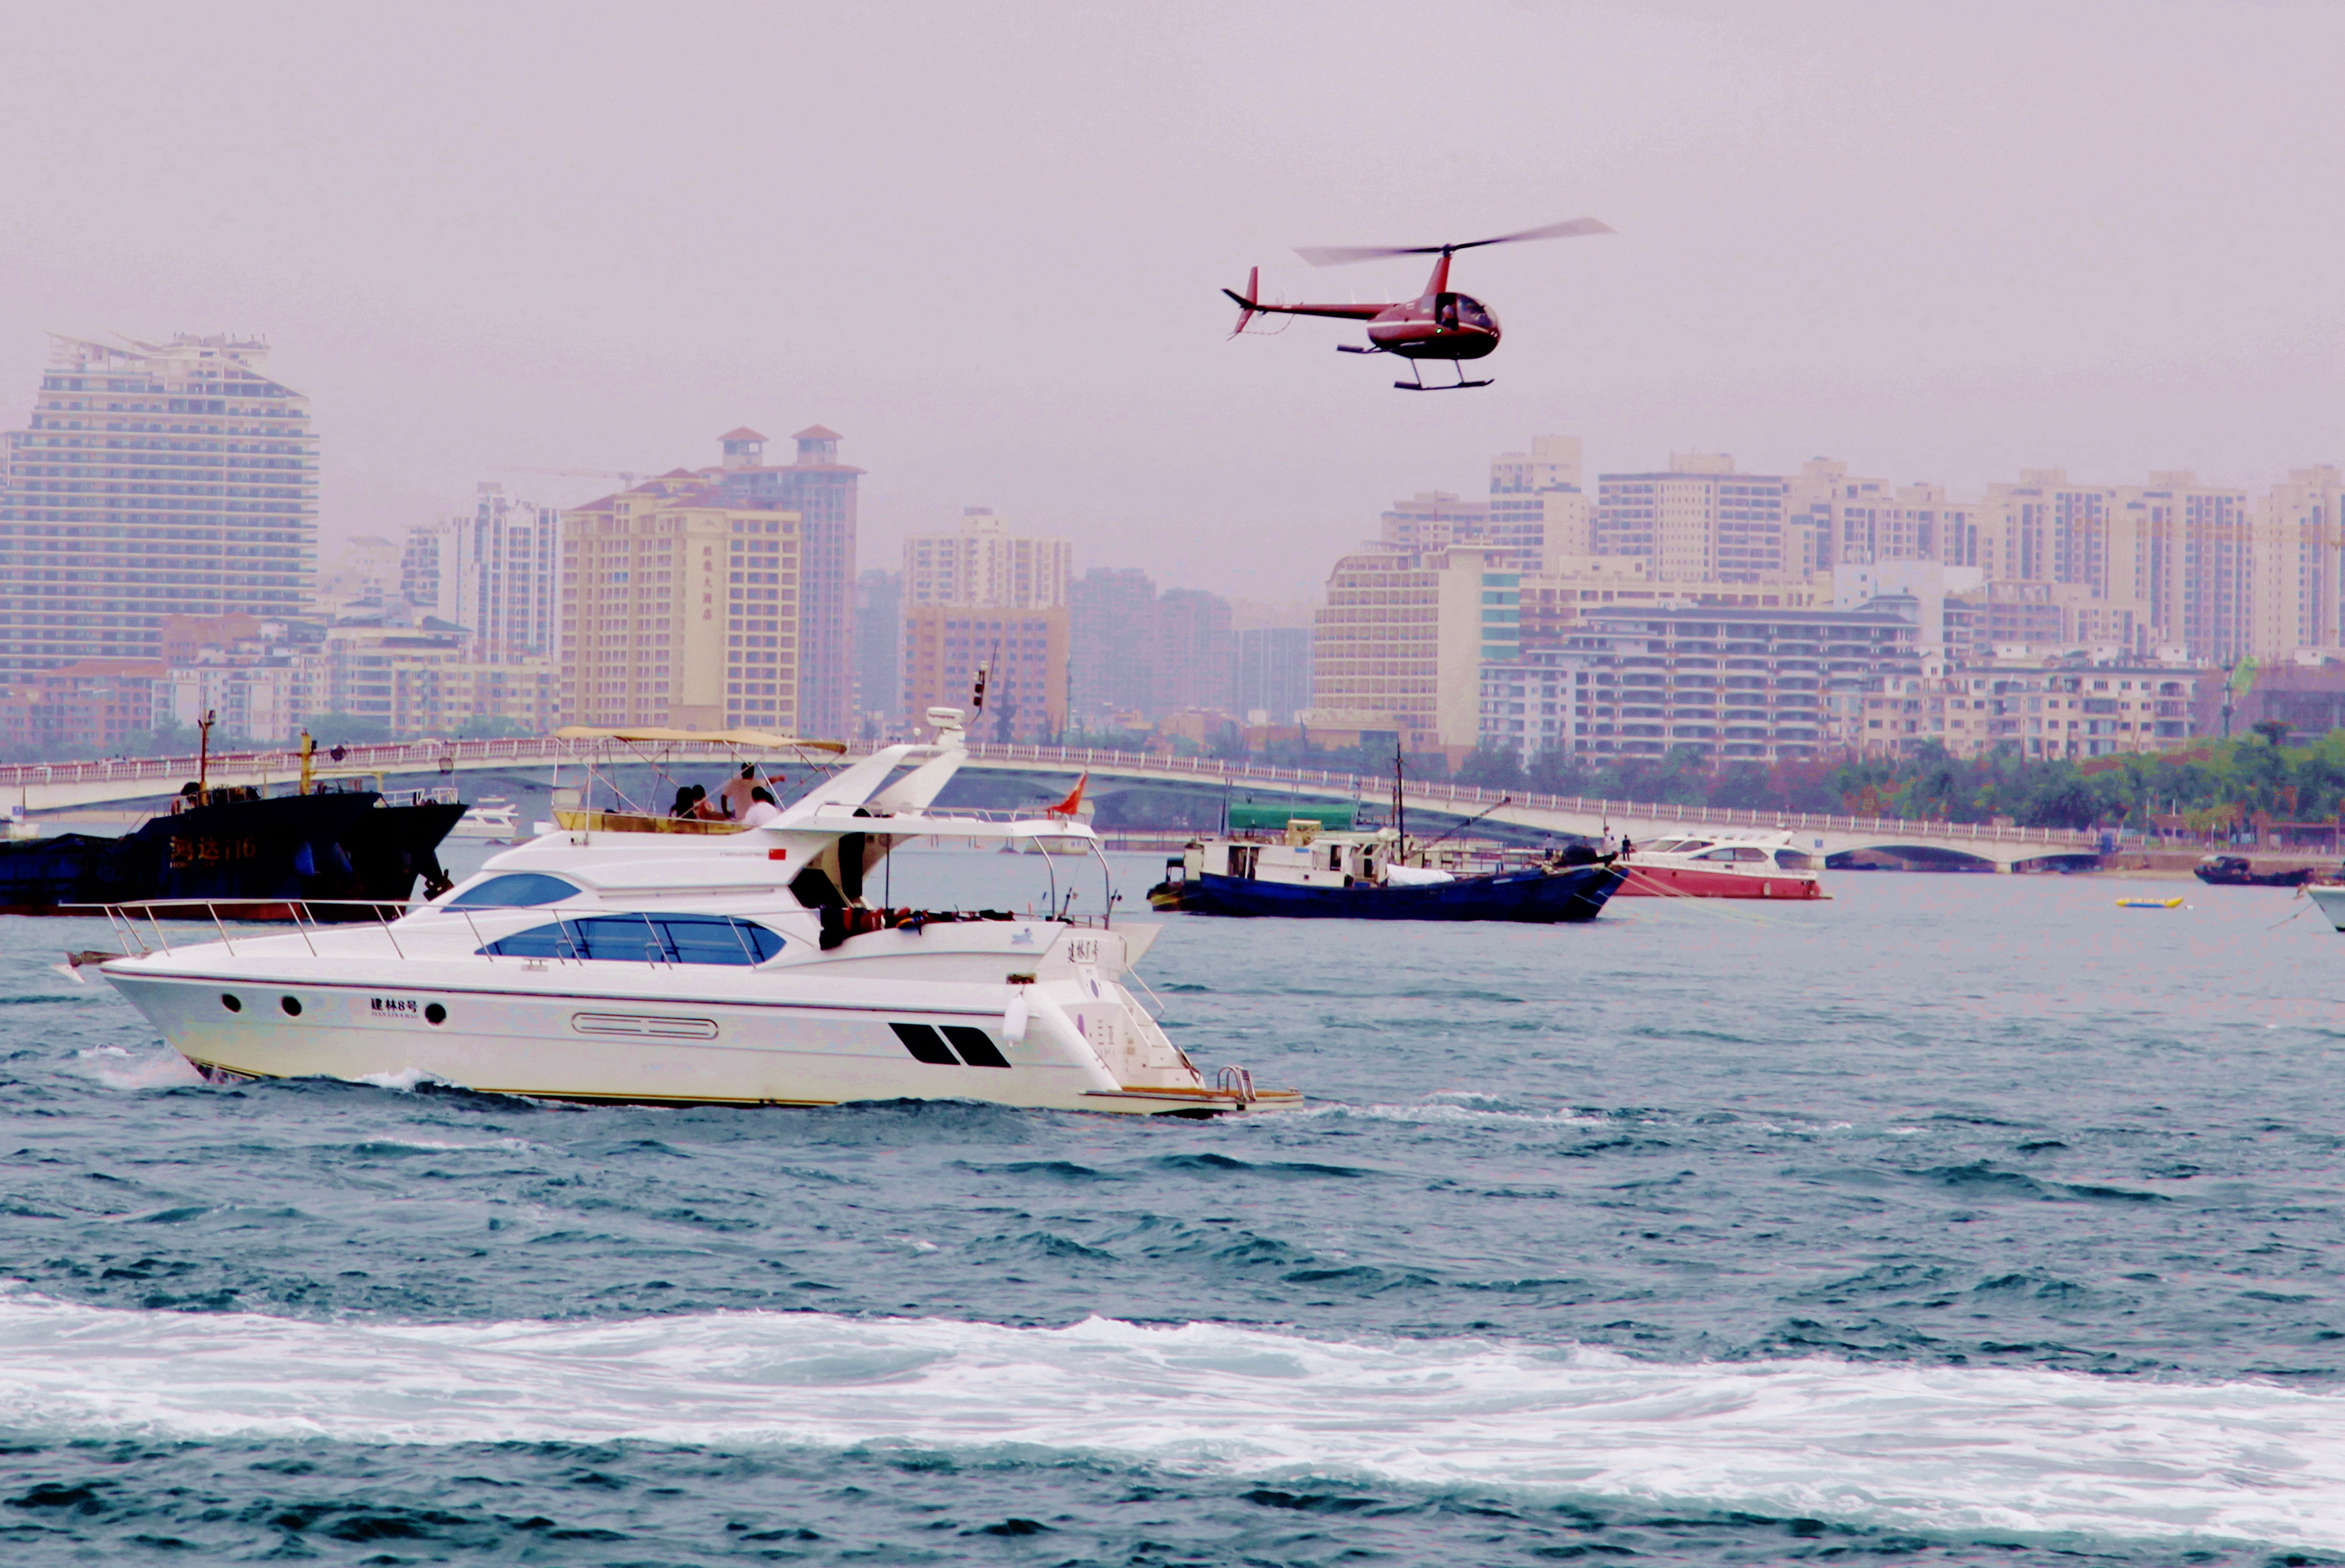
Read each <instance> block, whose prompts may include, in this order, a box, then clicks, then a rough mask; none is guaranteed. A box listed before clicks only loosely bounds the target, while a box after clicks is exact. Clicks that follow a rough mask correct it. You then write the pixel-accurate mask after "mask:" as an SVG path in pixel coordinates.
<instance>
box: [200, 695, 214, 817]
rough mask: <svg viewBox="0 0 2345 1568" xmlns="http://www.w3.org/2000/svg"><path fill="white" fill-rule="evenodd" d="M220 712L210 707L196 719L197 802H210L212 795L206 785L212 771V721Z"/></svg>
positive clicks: (201, 803)
mask: <svg viewBox="0 0 2345 1568" xmlns="http://www.w3.org/2000/svg"><path fill="white" fill-rule="evenodd" d="M218 717H219V714H218V713H217V712H215V711H214V710H212V709H210V708H206V709H205V710H204V716H203V717H202V718H200V719H198V720H197V721H196V804H198V805H203V804H208V801H209V799H210V795H211V792H210V790H209V789H208V788H207V787H206V785H207V784H208V780H209V779H210V776H211V771H212V723H213V721H214V720H216V719H218Z"/></svg>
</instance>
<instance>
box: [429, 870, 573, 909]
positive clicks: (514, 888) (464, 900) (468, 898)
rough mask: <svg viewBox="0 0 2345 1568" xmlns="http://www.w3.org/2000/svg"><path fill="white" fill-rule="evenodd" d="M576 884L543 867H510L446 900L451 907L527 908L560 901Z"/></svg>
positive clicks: (568, 894)
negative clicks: (547, 873) (531, 869)
mask: <svg viewBox="0 0 2345 1568" xmlns="http://www.w3.org/2000/svg"><path fill="white" fill-rule="evenodd" d="M577 891H578V885H577V884H576V883H574V882H564V881H563V879H562V878H560V877H559V876H548V875H545V873H543V872H542V871H509V872H507V873H505V875H503V876H492V877H490V878H489V879H488V880H487V881H486V882H483V883H482V884H481V885H479V886H478V887H467V888H466V889H464V891H463V892H462V893H459V894H458V895H456V896H455V897H453V898H451V899H450V900H448V903H447V905H446V906H447V907H448V908H451V909H457V908H466V909H526V908H530V907H532V906H533V905H540V904H559V903H561V902H562V901H563V899H565V898H569V897H572V896H574V895H576V893H577Z"/></svg>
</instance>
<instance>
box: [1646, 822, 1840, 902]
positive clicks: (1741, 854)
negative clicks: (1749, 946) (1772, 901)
mask: <svg viewBox="0 0 2345 1568" xmlns="http://www.w3.org/2000/svg"><path fill="white" fill-rule="evenodd" d="M1821 859H1822V857H1821V856H1819V855H1811V854H1809V853H1808V852H1807V851H1806V850H1803V849H1795V848H1793V847H1792V835H1791V834H1790V833H1788V832H1785V831H1781V830H1778V831H1776V832H1772V833H1703V834H1695V833H1690V832H1689V833H1679V834H1676V835H1670V836H1668V837H1663V838H1657V839H1655V840H1653V842H1652V843H1650V844H1640V845H1637V846H1636V847H1635V849H1633V850H1632V851H1631V852H1630V853H1629V855H1628V856H1627V857H1626V858H1625V859H1623V860H1622V862H1621V864H1622V865H1625V866H1627V867H1628V868H1629V879H1628V880H1627V881H1626V882H1623V883H1622V884H1621V885H1620V890H1619V892H1618V893H1615V894H1614V895H1613V896H1614V897H1615V898H1635V897H1645V898H1826V897H1830V896H1831V895H1829V894H1827V893H1825V892H1824V890H1823V885H1822V883H1821V882H1820V881H1818V880H1817V877H1816V866H1817V865H1818V863H1819V862H1820V860H1821Z"/></svg>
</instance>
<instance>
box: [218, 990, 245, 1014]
mask: <svg viewBox="0 0 2345 1568" xmlns="http://www.w3.org/2000/svg"><path fill="white" fill-rule="evenodd" d="M220 1006H221V1007H226V1008H227V1009H228V1011H229V1012H231V1013H241V1012H243V1011H244V1004H243V1002H241V1001H239V999H238V998H237V997H235V996H232V995H230V994H229V993H228V992H226V991H222V992H221V993H220Z"/></svg>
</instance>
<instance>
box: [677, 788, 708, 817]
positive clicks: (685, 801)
mask: <svg viewBox="0 0 2345 1568" xmlns="http://www.w3.org/2000/svg"><path fill="white" fill-rule="evenodd" d="M707 793H708V792H707V791H706V790H704V789H702V788H701V787H700V786H699V785H698V784H678V785H677V786H676V791H675V805H674V806H673V807H672V808H670V810H669V811H668V815H670V816H698V815H699V814H700V797H701V796H702V795H704V794H707Z"/></svg>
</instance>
